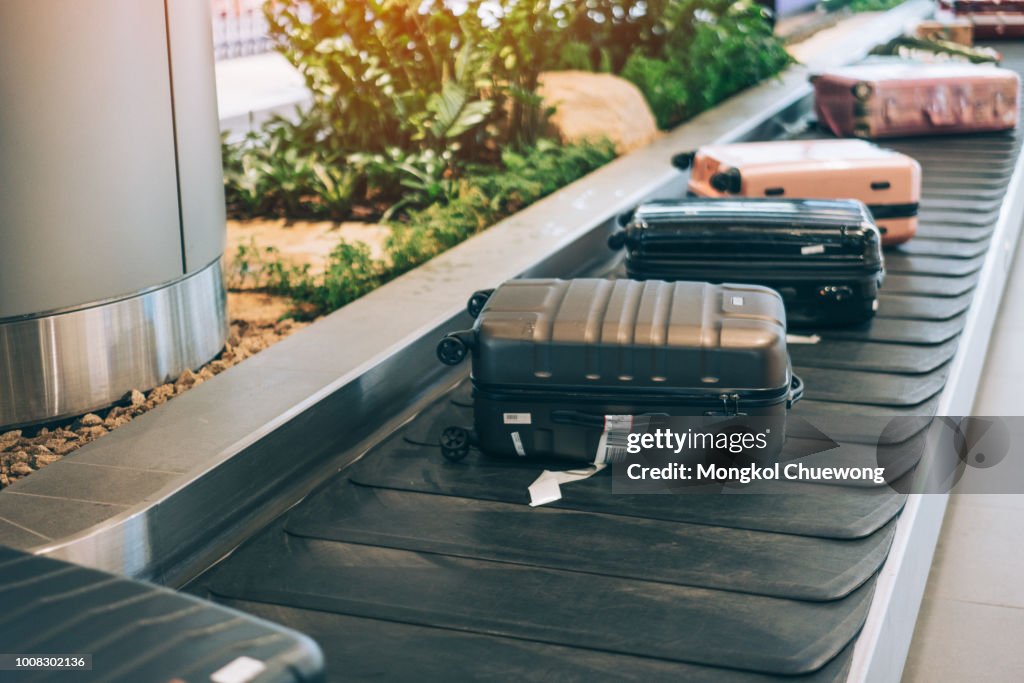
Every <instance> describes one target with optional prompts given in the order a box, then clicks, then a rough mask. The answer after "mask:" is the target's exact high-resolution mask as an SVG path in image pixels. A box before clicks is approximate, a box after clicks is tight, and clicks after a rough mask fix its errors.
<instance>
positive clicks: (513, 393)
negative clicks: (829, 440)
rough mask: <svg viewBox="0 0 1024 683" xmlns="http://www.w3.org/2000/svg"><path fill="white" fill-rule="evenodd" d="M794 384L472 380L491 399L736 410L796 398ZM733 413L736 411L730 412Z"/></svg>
mask: <svg viewBox="0 0 1024 683" xmlns="http://www.w3.org/2000/svg"><path fill="white" fill-rule="evenodd" d="M792 386H793V379H792V377H791V379H790V382H789V383H787V384H786V386H784V387H782V388H774V389H725V390H722V389H709V390H706V391H700V390H698V391H678V390H671V389H669V390H659V389H646V388H645V389H642V390H638V389H616V388H614V387H601V388H600V389H597V388H595V389H589V388H586V387H579V386H570V387H564V386H551V387H545V388H544V389H537V388H535V387H529V388H523V387H516V386H512V385H499V386H495V385H490V386H480V384H478V383H477V382H476V380H475V379H474V380H473V390H474V391H475V392H478V393H480V394H483V395H485V396H486V397H487V398H488V399H491V400H494V401H517V402H541V403H543V402H553V403H571V402H573V401H584V402H594V403H610V402H622V401H623V400H624V399H625V400H628V401H629V402H630V403H635V404H644V403H655V404H661V405H663V404H664V403H665V402H666V400H668V401H673V402H674V401H678V402H679V403H680V406H682V407H685V406H699V407H712V408H714V407H718V406H723V407H725V408H727V409H728V408H729V406H730V404H731V406H732V409H734V410H736V411H738V410H739V408H740V406H741V404H742V406H744V407H750V408H761V407H766V406H772V405H777V404H779V403H784V402H787V403H788V402H790V401H791V400H796V398H798V397H795V396H791V395H790V392H791V389H792ZM732 414H739V413H738V412H737V413H732Z"/></svg>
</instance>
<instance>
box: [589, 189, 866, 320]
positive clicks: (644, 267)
mask: <svg viewBox="0 0 1024 683" xmlns="http://www.w3.org/2000/svg"><path fill="white" fill-rule="evenodd" d="M609 243H610V244H611V245H612V246H613V247H617V246H620V245H621V246H625V248H626V271H627V273H628V274H629V276H630V277H632V278H638V279H645V278H655V279H664V280H675V279H678V280H707V281H710V282H723V281H725V282H735V281H741V280H742V281H743V282H751V283H754V284H758V285H764V286H767V287H771V288H773V289H775V290H776V291H778V292H779V293H780V294H782V297H783V299H784V301H785V304H786V318H787V320H788V323H789V325H790V326H791V327H793V326H801V325H803V326H807V325H811V326H821V325H824V326H832V325H851V324H855V323H860V322H863V321H865V320H867V319H869V318H871V317H872V316H873V315H874V311H875V308H876V301H877V297H878V288H879V286H880V285H881V282H882V275H883V260H882V250H881V239H880V237H879V234H878V228H877V227H875V224H874V223H873V222H872V220H871V217H870V216H869V214H868V211H867V207H865V206H864V205H863V204H862V203H860V202H857V201H852V200H796V199H790V200H784V199H783V200H775V199H686V200H674V201H673V200H670V201H659V202H650V203H647V204H641V205H640V206H639V207H637V208H636V210H635V211H634V212H633V214H632V216H631V219H630V221H629V223H628V225H627V226H626V227H625V229H624V230H622V231H621V232H619V233H617V234H615V235H613V236H612V238H611V239H610V240H609Z"/></svg>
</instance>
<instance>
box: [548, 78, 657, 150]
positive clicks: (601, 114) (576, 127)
mask: <svg viewBox="0 0 1024 683" xmlns="http://www.w3.org/2000/svg"><path fill="white" fill-rule="evenodd" d="M539 92H540V95H541V97H543V98H544V103H545V104H546V105H548V106H552V107H555V108H556V109H555V113H554V115H552V117H551V120H550V124H551V127H552V129H553V130H552V132H553V133H554V134H555V135H557V136H558V137H559V138H560V139H561V140H563V141H564V142H581V141H584V140H599V139H601V138H608V139H609V140H611V141H612V142H613V143H615V148H616V150H618V152H619V153H620V154H624V153H626V152H631V151H633V150H635V149H639V148H640V147H644V146H645V145H648V144H650V143H651V142H652V141H653V140H654V139H655V138H657V137H658V135H659V133H658V126H657V124H656V123H655V121H654V115H653V114H652V113H651V110H650V107H648V106H647V100H645V99H644V96H643V94H642V93H641V92H640V90H639V89H637V87H636V86H635V85H633V84H632V83H630V82H629V81H627V80H625V79H624V78H619V77H618V76H613V75H612V74H603V73H590V72H589V71H549V72H546V73H544V74H542V75H541V87H540V90H539Z"/></svg>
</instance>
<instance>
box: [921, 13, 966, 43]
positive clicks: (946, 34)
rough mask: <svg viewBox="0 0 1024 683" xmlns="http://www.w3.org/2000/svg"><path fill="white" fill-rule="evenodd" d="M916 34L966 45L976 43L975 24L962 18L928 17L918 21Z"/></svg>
mask: <svg viewBox="0 0 1024 683" xmlns="http://www.w3.org/2000/svg"><path fill="white" fill-rule="evenodd" d="M914 35H915V36H916V37H918V38H920V39H922V40H943V41H949V42H951V43H957V44H959V45H964V46H966V47H970V46H972V45H974V26H973V24H971V22H970V21H969V20H967V19H962V18H957V19H950V20H948V21H939V20H935V19H927V20H925V21H922V22H920V23H918V25H917V26H916V27H915V29H914Z"/></svg>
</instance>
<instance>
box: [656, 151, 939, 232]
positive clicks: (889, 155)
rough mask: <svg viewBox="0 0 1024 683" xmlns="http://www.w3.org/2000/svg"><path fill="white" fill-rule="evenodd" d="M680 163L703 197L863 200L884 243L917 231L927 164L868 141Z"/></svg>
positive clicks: (697, 157) (716, 154)
mask: <svg viewBox="0 0 1024 683" xmlns="http://www.w3.org/2000/svg"><path fill="white" fill-rule="evenodd" d="M675 163H676V165H677V166H680V167H684V166H687V165H689V166H691V170H690V182H689V190H690V192H692V193H693V194H695V195H697V196H699V197H728V196H740V197H776V198H778V197H785V198H787V199H857V200H859V201H861V202H864V203H865V204H867V206H868V209H870V210H871V213H872V215H873V216H874V220H875V224H876V225H877V226H878V229H879V231H880V232H881V233H882V244H883V245H888V244H899V243H901V242H906V241H907V240H909V239H910V238H911V237H913V236H914V232H915V231H916V230H917V205H918V201H919V200H920V197H921V165H920V164H918V163H917V161H915V160H914V159H911V158H910V157H908V156H907V155H905V154H900V153H899V152H894V151H892V150H890V149H883V148H881V147H878V146H877V145H873V144H871V143H870V142H865V141H863V140H784V141H779V142H740V143H735V144H726V145H709V146H707V147H701V148H700V149H699V150H697V152H696V153H695V154H693V155H679V156H677V157H676V159H675Z"/></svg>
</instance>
